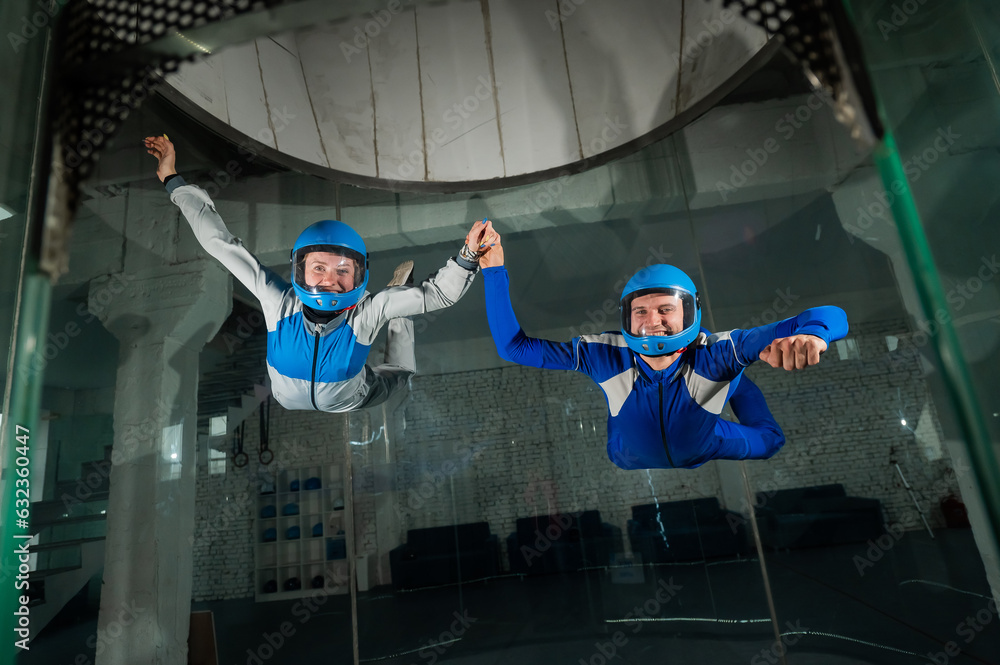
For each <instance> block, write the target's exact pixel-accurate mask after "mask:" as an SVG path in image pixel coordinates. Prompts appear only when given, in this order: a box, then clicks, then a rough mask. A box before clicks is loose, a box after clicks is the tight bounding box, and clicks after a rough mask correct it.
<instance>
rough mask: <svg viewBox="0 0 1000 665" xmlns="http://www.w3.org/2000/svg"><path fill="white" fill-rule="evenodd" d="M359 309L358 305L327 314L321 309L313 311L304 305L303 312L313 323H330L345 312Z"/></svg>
mask: <svg viewBox="0 0 1000 665" xmlns="http://www.w3.org/2000/svg"><path fill="white" fill-rule="evenodd" d="M355 307H357V304H354V305H351V306H350V307H345V308H344V309H338V310H336V311H334V312H326V311H323V310H321V309H313V308H312V307H310V306H309V305H307V304H305V303H302V311H303V313H304V314H305V317H306V318H307V319H309V320H310V321H312V322H313V323H324V324H326V323H330V321H333V320H334V319H335V318H337V317H338V316H340V315H341V314H343V313H344V312H347V311H350V310H352V309H354V308H355Z"/></svg>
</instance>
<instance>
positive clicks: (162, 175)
mask: <svg viewBox="0 0 1000 665" xmlns="http://www.w3.org/2000/svg"><path fill="white" fill-rule="evenodd" d="M143 143H145V145H146V152H148V153H149V154H151V155H152V156H153V157H156V159H157V160H158V161H159V164H157V166H156V176H157V177H158V178H159V179H160V182H163V181H164V180H166V178H167V176H171V175H173V174H175V173H177V171H176V169H175V168H174V160H175V159H176V157H177V155H176V153H174V144H173V143H171V142H170V139H168V138H167V137H166V136H147V137H146V138H145V139H144V140H143Z"/></svg>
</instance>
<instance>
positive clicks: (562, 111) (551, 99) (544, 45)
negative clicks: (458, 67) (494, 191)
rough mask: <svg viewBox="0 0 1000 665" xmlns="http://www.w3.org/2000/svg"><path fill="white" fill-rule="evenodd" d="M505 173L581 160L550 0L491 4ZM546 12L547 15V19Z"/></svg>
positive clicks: (493, 1)
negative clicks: (547, 12)
mask: <svg viewBox="0 0 1000 665" xmlns="http://www.w3.org/2000/svg"><path fill="white" fill-rule="evenodd" d="M489 7H490V21H491V24H492V36H493V39H492V45H493V56H494V69H495V71H496V79H497V89H498V90H497V97H498V99H499V100H500V128H501V135H502V138H503V149H504V164H505V165H506V169H507V175H516V174H522V173H534V172H535V171H541V170H544V169H549V168H554V167H557V166H560V165H562V164H566V163H568V162H574V161H577V160H579V159H582V155H581V150H580V141H579V137H578V136H577V131H576V117H575V114H574V111H573V100H572V98H571V97H570V90H569V78H568V76H567V73H566V58H565V55H564V52H563V44H562V34H561V33H560V30H559V23H558V21H555V22H553V21H552V20H551V16H552V13H554V12H555V8H556V3H555V1H554V0H545V1H543V2H538V0H491V2H490V4H489ZM546 10H548V11H549V12H550V13H549V15H548V16H547V15H546Z"/></svg>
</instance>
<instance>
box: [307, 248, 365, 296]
mask: <svg viewBox="0 0 1000 665" xmlns="http://www.w3.org/2000/svg"><path fill="white" fill-rule="evenodd" d="M357 265H358V264H357V262H356V261H355V260H354V259H351V258H348V257H346V256H340V255H339V254H331V253H330V252H309V253H308V254H306V269H305V280H306V285H307V286H312V287H320V288H322V289H323V290H324V291H329V292H331V293H346V292H347V291H350V290H352V289H354V287H355V284H354V275H355V274H356V271H357Z"/></svg>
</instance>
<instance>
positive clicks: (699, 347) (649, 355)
mask: <svg viewBox="0 0 1000 665" xmlns="http://www.w3.org/2000/svg"><path fill="white" fill-rule="evenodd" d="M479 265H480V267H481V268H482V272H483V279H484V280H485V285H486V313H487V316H488V318H489V323H490V332H491V333H492V335H493V341H494V343H495V344H496V347H497V352H498V353H499V354H500V357H502V358H503V359H504V360H509V361H511V362H516V363H518V364H521V365H528V366H530V367H541V368H545V369H564V370H575V371H578V372H582V373H584V374H586V375H587V376H589V377H590V378H591V379H593V380H594V381H595V382H596V383H597V384H598V385H599V386H600V387H601V389H602V390H603V391H604V394H605V397H606V398H607V405H608V457H609V458H610V459H611V461H612V462H614V463H615V464H616V465H618V466H619V467H621V468H623V469H651V468H694V467H698V466H701V465H702V464H704V463H705V462H707V461H709V460H713V459H767V458H769V457H771V456H772V455H774V454H775V453H776V452H778V450H780V449H781V447H782V445H784V443H785V437H784V434H783V433H782V431H781V428H780V427H779V426H778V423H776V422H775V420H774V418H773V416H772V415H771V413H770V411H769V410H768V408H767V403H766V402H765V401H764V396H763V395H762V394H761V392H760V390H759V389H758V388H757V386H755V385H754V384H753V383H751V382H750V379H748V378H746V377H744V376H743V370H744V369H745V368H746V367H747V366H749V365H750V363H751V362H753V361H754V360H756V359H758V358H759V359H760V360H763V361H764V362H766V363H768V364H769V365H771V366H772V367H783V368H784V369H786V370H799V369H804V368H805V367H808V366H810V365H815V364H817V363H818V362H819V360H820V354H821V353H822V352H823V351H825V350H826V349H827V346H828V345H829V344H830V343H831V342H832V341H834V340H837V339H840V338H842V337H843V336H844V335H846V334H847V316H846V315H845V314H844V311H843V310H842V309H840V308H839V307H816V308H813V309H807V310H806V311H804V312H802V313H801V314H799V315H798V316H796V317H793V318H790V319H785V320H784V321H778V322H777V323H773V324H770V325H764V326H760V327H757V328H751V329H749V330H730V331H728V332H723V333H717V334H714V335H713V334H711V333H709V332H708V331H707V330H705V329H704V328H702V327H701V299H700V297H699V295H698V290H697V288H696V287H695V285H694V282H692V281H691V278H690V277H688V276H687V275H686V274H685V273H684V272H683V271H681V270H679V269H678V268H675V267H673V266H669V265H663V264H657V265H652V266H649V267H648V268H645V269H643V270H640V271H639V272H638V273H637V274H636V275H634V276H633V277H632V278H631V279H630V280H629V281H628V283H627V284H626V285H625V289H624V290H623V292H622V296H621V300H620V311H621V326H620V329H619V330H616V331H609V332H605V333H602V334H600V335H581V336H579V337H574V338H573V340H572V341H570V342H566V343H559V342H550V341H547V340H542V339H536V338H533V337H528V336H527V335H525V334H524V331H523V330H522V329H521V326H520V325H519V324H518V322H517V318H516V317H515V316H514V310H513V308H512V307H511V303H510V287H509V278H508V275H507V269H506V268H505V267H504V255H503V244H502V242H501V239H500V236H499V234H497V235H496V236H495V239H494V241H493V246H492V247H491V248H490V249H489V251H487V252H486V253H485V254H484V255H483V256H482V257H481V258H480V260H479ZM727 401H728V402H729V404H730V406H731V407H732V409H733V413H734V414H735V415H736V417H737V418H738V419H739V421H740V422H739V424H737V423H733V422H729V421H728V420H725V419H723V418H721V417H720V415H721V413H722V408H723V406H725V404H726V402H727Z"/></svg>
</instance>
